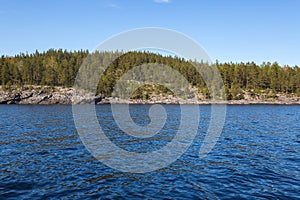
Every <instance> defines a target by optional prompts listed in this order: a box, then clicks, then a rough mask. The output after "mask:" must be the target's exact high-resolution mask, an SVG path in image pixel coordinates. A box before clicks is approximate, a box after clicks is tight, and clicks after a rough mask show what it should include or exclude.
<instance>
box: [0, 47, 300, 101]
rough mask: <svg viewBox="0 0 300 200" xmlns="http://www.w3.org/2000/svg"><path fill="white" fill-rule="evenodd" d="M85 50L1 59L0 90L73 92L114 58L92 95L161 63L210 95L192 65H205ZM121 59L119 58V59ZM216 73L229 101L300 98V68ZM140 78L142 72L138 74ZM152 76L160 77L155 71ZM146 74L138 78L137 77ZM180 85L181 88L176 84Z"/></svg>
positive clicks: (250, 65) (145, 91)
mask: <svg viewBox="0 0 300 200" xmlns="http://www.w3.org/2000/svg"><path fill="white" fill-rule="evenodd" d="M88 55H90V53H89V52H88V51H87V50H80V51H66V50H62V49H59V50H54V49H50V50H48V51H46V52H42V53H40V52H38V51H36V52H35V53H32V54H22V53H21V54H19V55H15V56H1V58H0V85H1V88H2V89H4V90H10V89H11V88H12V87H16V86H18V87H19V88H22V87H23V86H25V85H27V86H28V85H29V86H30V85H42V86H53V87H55V86H61V87H72V86H73V85H74V81H75V78H76V74H77V72H78V70H79V68H80V66H81V65H82V64H83V63H84V62H86V64H87V65H97V64H98V63H99V59H102V60H101V63H102V64H103V63H105V62H106V61H105V60H109V59H111V58H112V57H114V56H117V57H118V58H117V59H116V60H115V61H114V62H113V63H112V64H110V65H109V67H108V68H107V69H106V71H105V73H104V75H103V76H102V77H101V78H100V81H99V84H98V89H97V94H98V95H101V96H103V97H109V96H111V95H112V91H113V87H114V85H115V83H116V81H117V80H118V79H119V78H120V77H121V76H122V75H123V74H124V73H126V72H127V71H128V70H130V69H131V68H133V67H135V66H139V65H141V64H145V63H156V64H164V65H167V66H169V67H172V68H173V69H176V70H177V71H178V72H179V73H180V74H182V75H183V76H184V77H185V78H186V79H187V80H188V81H189V83H190V84H191V85H192V87H194V88H197V89H198V90H199V91H200V92H201V93H202V94H203V95H204V96H205V97H209V95H210V94H209V92H208V90H207V87H206V85H205V82H204V81H203V79H202V77H201V75H200V74H199V73H198V72H197V70H196V69H195V68H194V67H193V65H192V63H193V64H198V65H208V64H207V63H202V62H195V61H188V60H185V59H183V58H179V57H172V56H162V55H159V54H155V53H150V52H129V53H126V54H124V55H121V53H120V52H94V53H92V55H93V56H92V57H90V58H89V59H86V58H88ZM119 56H120V57H119ZM215 65H216V66H217V68H218V69H219V71H220V73H221V76H222V78H223V82H224V84H225V91H226V96H227V99H228V100H240V99H243V98H244V97H243V94H242V91H247V92H248V93H250V95H256V94H262V93H264V94H267V95H269V97H271V96H273V98H276V94H279V93H281V94H285V95H287V96H288V95H294V96H300V68H299V67H298V66H280V65H279V64H278V63H276V62H275V63H270V62H267V63H262V64H260V65H258V64H256V63H254V62H247V63H232V62H231V63H219V62H216V63H215ZM141 73H142V72H141ZM154 73H157V77H158V78H159V77H160V74H159V72H154ZM142 75H145V74H137V76H142ZM178 84H180V83H178ZM153 92H156V93H168V94H169V93H170V91H168V90H167V89H166V88H163V87H161V86H155V87H154V86H151V85H148V86H145V87H143V88H140V89H139V90H137V91H136V92H135V93H134V94H133V98H140V99H148V98H149V94H151V93H153Z"/></svg>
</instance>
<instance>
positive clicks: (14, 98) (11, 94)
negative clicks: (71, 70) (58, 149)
mask: <svg viewBox="0 0 300 200" xmlns="http://www.w3.org/2000/svg"><path fill="white" fill-rule="evenodd" d="M73 95H74V89H73V88H62V87H48V86H34V87H33V86H29V87H23V88H22V89H13V90H4V89H2V88H0V104H45V105H48V104H49V105H50V104H66V105H67V104H72V103H73V104H74V103H75V104H83V103H86V102H93V101H94V102H95V103H96V104H109V103H128V104H203V105H205V104H237V105H241V104H283V105H289V104H290V105H292V104H300V97H297V96H287V95H283V94H278V95H277V96H276V98H266V97H265V95H260V96H255V97H253V96H250V95H247V93H245V94H244V99H242V100H229V101H211V100H208V99H201V98H200V99H199V98H197V100H196V99H180V98H176V97H173V96H170V95H169V96H162V95H160V96H154V97H151V98H150V99H149V100H141V99H118V98H112V97H107V98H101V97H97V96H96V97H95V96H93V95H90V96H89V97H84V98H83V97H80V96H79V97H78V96H76V98H73Z"/></svg>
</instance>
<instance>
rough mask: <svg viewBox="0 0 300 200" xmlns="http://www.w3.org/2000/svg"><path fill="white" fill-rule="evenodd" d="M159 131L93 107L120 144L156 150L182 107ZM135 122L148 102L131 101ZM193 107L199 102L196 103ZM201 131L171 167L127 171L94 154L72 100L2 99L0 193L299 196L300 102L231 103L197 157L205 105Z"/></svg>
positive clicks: (203, 125)
mask: <svg viewBox="0 0 300 200" xmlns="http://www.w3.org/2000/svg"><path fill="white" fill-rule="evenodd" d="M165 107H166V110H167V112H168V120H167V124H166V125H165V127H164V129H163V130H162V131H161V132H160V133H158V135H157V136H155V137H156V138H152V139H149V138H148V139H146V140H145V141H142V140H137V139H132V138H131V137H129V136H126V134H124V133H122V132H121V131H120V130H119V129H118V127H117V126H116V124H115V123H114V121H113V118H112V116H111V113H110V106H109V105H101V106H96V109H97V114H98V117H99V121H100V124H101V125H102V127H103V129H104V130H105V131H107V136H108V137H109V138H110V139H111V140H112V141H113V142H114V143H115V144H117V145H118V146H120V147H122V148H124V149H127V150H131V151H136V152H143V151H147V150H149V151H150V150H151V151H154V150H156V149H159V148H161V147H162V146H164V145H166V144H167V143H168V142H169V141H170V140H171V139H172V137H174V135H175V134H176V128H178V120H179V116H180V107H179V106H176V105H169V106H165ZM130 108H131V115H132V117H133V119H134V120H135V121H136V123H137V124H140V125H145V124H147V123H148V122H149V119H148V118H147V112H148V109H149V106H146V105H144V106H142V105H135V106H131V107H130ZM195 108H198V107H196V106H195ZM200 111H201V122H200V126H199V130H198V134H197V137H196V138H195V140H194V142H193V144H192V145H191V147H190V148H189V149H188V151H187V152H186V153H185V154H184V155H183V156H182V157H180V159H178V160H177V161H176V162H174V163H173V164H171V165H170V166H168V167H166V168H163V169H160V170H157V171H154V172H149V173H145V174H131V173H123V172H119V171H117V170H114V169H111V168H109V167H107V166H105V165H104V164H102V163H101V162H100V161H98V160H96V159H95V158H94V157H93V156H92V155H91V154H90V153H89V152H88V151H87V150H86V148H85V147H84V145H83V144H82V142H81V140H80V139H79V136H78V134H77V132H76V129H75V126H74V122H73V118H72V108H71V106H7V105H1V106H0V147H1V149H0V199H8V198H12V199H35V198H36V199H45V198H53V199H85V198H87V199H90V198H104V199H106V198H108V199H111V198H118V199H119V198H122V199H141V198H148V199H157V198H169V199H196V198H197V199H206V198H207V199H232V198H239V199H240V198H243V199H253V198H261V199H270V198H275V199H288V198H291V199H300V169H299V166H300V106H254V105H251V106H228V107H227V119H226V124H225V127H224V129H223V132H222V135H221V137H220V139H219V141H218V143H217V144H216V146H215V148H214V149H213V151H212V152H210V154H209V155H208V156H207V157H205V158H203V159H199V158H198V152H199V148H200V146H201V142H202V140H203V138H204V135H205V132H206V129H207V125H208V122H209V117H210V106H200Z"/></svg>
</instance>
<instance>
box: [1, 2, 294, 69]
mask: <svg viewBox="0 0 300 200" xmlns="http://www.w3.org/2000/svg"><path fill="white" fill-rule="evenodd" d="M0 5H1V6H0V23H1V26H2V27H1V29H0V54H1V55H15V54H19V53H20V52H24V53H26V52H28V53H32V52H34V51H35V50H39V51H45V50H47V49H49V48H55V49H58V48H62V49H67V50H79V49H88V50H92V49H94V48H95V47H96V46H97V45H99V44H100V43H101V42H103V41H104V40H106V39H107V38H109V37H111V36H112V35H115V34H118V33H120V32H123V31H126V30H130V29H134V28H142V27H161V28H168V29H172V30H176V31H179V32H181V33H183V34H185V35H187V36H189V37H191V38H193V39H194V40H195V41H197V42H198V43H199V44H200V45H202V47H203V48H204V49H205V50H206V51H207V53H208V54H209V55H210V57H211V58H212V60H219V61H220V62H230V61H232V62H247V61H254V62H256V63H262V62H263V61H266V62H268V61H270V62H275V61H277V62H279V63H280V64H281V65H285V64H288V65H300V56H299V53H300V50H299V47H300V36H299V35H300V34H299V33H300V12H299V8H300V1H298V0H245V1H241V0H228V1H224V0H209V1H206V0H137V1H134V0H99V1H96V0H90V1H79V0H51V1H40V0H27V1H24V0H0Z"/></svg>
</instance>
